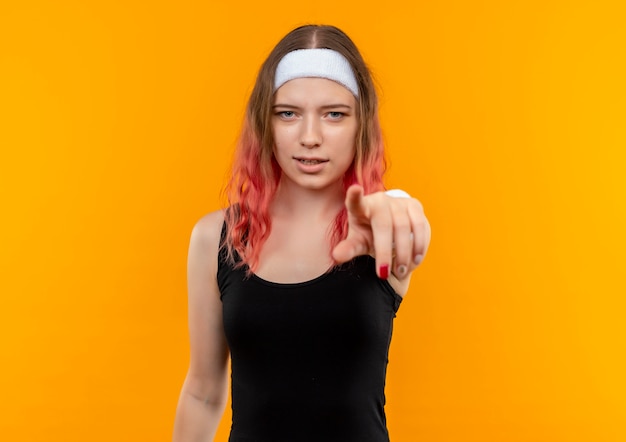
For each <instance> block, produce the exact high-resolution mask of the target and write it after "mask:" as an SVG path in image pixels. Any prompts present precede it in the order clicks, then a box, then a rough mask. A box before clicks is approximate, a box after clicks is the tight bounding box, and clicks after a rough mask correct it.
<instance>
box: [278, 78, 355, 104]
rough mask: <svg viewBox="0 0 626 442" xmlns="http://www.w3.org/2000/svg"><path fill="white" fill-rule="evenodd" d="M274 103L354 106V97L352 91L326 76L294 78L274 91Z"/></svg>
mask: <svg viewBox="0 0 626 442" xmlns="http://www.w3.org/2000/svg"><path fill="white" fill-rule="evenodd" d="M274 104H291V105H297V106H306V105H327V104H344V105H348V106H355V104H356V99H355V97H354V95H352V92H350V91H349V90H348V89H346V88H345V87H344V86H342V85H340V84H339V83H337V82H335V81H332V80H328V79H326V78H296V79H293V80H289V81H288V82H286V83H284V84H283V85H282V86H281V87H279V88H278V90H277V91H276V92H275V93H274Z"/></svg>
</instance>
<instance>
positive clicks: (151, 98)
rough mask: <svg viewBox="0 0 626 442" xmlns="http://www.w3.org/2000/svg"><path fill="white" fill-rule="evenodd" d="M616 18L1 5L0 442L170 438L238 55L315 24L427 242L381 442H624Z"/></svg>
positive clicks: (251, 58) (439, 7)
mask: <svg viewBox="0 0 626 442" xmlns="http://www.w3.org/2000/svg"><path fill="white" fill-rule="evenodd" d="M621 5H623V2H621V1H614V2H609V1H603V0H600V1H595V2H591V1H584V2H582V1H565V0H561V1H556V0H554V1H550V0H548V1H546V0H528V1H511V2H509V1H501V0H483V1H481V0H473V1H469V0H468V1H452V0H444V1H436V2H433V1H417V2H409V1H406V2H393V1H386V2H376V3H371V4H367V3H365V2H363V1H342V2H330V3H329V2H317V3H314V2H287V3H284V2H280V3H267V2H260V1H246V2H221V1H220V2H218V1H203V2H201V1H178V2H163V1H156V2H155V1H151V2H139V1H130V2H128V1H91V2H84V1H67V0H63V1H49V2H46V1H43V0H35V1H20V2H17V1H15V2H4V3H3V4H2V7H1V8H0V112H1V114H0V146H1V157H0V197H1V200H0V201H1V207H2V216H1V219H0V223H1V226H0V254H1V255H0V259H1V262H0V272H1V278H0V293H1V296H2V297H1V302H2V308H1V309H0V336H1V337H0V339H1V347H0V354H1V355H2V362H1V366H0V367H1V370H2V373H1V376H0V392H1V397H2V399H1V400H0V407H2V408H1V412H0V439H2V440H7V441H112V440H115V441H120V442H121V441H157V440H160V441H161V440H162V441H166V440H169V439H170V437H171V429H172V423H173V419H174V413H175V407H176V402H177V398H178V393H179V391H180V387H181V384H182V381H183V378H184V376H185V371H186V368H187V358H188V343H187V330H186V289H185V285H186V282H185V260H186V248H187V241H188V237H189V233H190V231H191V227H192V226H193V224H194V222H195V221H196V220H197V219H198V218H199V217H200V216H201V215H202V214H204V213H206V212H208V211H211V210H215V209H217V208H218V207H220V204H221V199H220V189H221V188H222V185H223V183H224V177H225V173H226V171H227V170H228V166H229V162H230V156H231V152H232V147H233V142H234V139H235V137H236V135H237V131H238V129H239V126H240V122H241V117H242V114H243V107H244V103H245V100H246V98H247V95H248V93H249V92H250V90H251V86H252V83H253V80H254V77H255V75H256V72H257V69H258V67H259V65H260V63H261V62H262V60H263V59H264V57H265V56H266V55H267V53H268V52H269V50H270V49H271V47H272V46H273V45H274V44H275V43H276V42H277V41H278V39H279V38H280V37H281V36H283V35H284V34H285V33H286V32H287V31H289V30H290V29H291V28H293V27H295V26H296V25H299V24H303V23H307V22H323V23H332V24H335V25H337V26H339V27H341V28H343V29H344V30H345V31H346V32H347V33H348V34H349V35H350V36H352V37H353V39H354V40H355V42H356V43H357V45H358V46H359V47H360V48H361V49H362V52H363V54H364V56H365V58H366V59H367V60H368V62H369V64H370V66H371V68H372V70H373V72H374V74H375V76H376V78H377V82H378V84H379V86H380V88H381V113H382V120H383V126H384V130H385V134H386V140H387V145H388V154H389V157H390V159H391V169H390V171H389V174H388V185H389V186H390V187H400V188H404V189H406V190H407V191H409V192H410V193H412V194H413V195H415V196H417V197H418V198H420V199H421V200H422V202H423V203H424V205H425V207H426V209H427V214H428V216H429V219H430V221H431V224H432V226H433V242H432V248H431V250H430V252H429V255H428V257H427V259H426V261H425V262H424V264H423V266H422V268H420V269H419V270H418V271H417V273H416V274H415V276H414V280H413V284H412V287H411V290H410V292H409V294H408V295H407V298H406V300H405V302H404V303H403V305H402V308H401V310H400V312H399V314H398V317H397V319H396V324H395V335H394V341H393V344H392V350H391V355H390V366H389V378H388V386H387V395H388V406H387V412H388V421H389V422H388V423H389V429H390V432H391V436H392V440H393V441H394V442H405V441H406V442H412V441H428V442H441V441H481V442H486V441H550V442H555V441H602V442H609V441H611V442H612V441H623V440H626V380H625V373H626V326H625V325H624V322H625V317H626V315H625V313H626V302H625V300H624V294H625V293H626V282H625V281H626V278H625V277H624V273H625V272H624V264H626V260H625V258H624V250H626V234H625V233H624V226H625V225H626V209H625V203H626V179H625V176H626V171H625V170H624V169H625V168H626V166H625V165H626V154H625V153H624V150H625V148H626V129H625V126H626V124H625V123H626V104H625V103H626V88H625V83H626V69H625V47H626V32H625V28H626V27H625V26H624V23H625V21H626V17H625V14H624V7H623V6H621ZM229 417H230V416H229V414H228V412H227V413H226V415H225V417H224V421H223V425H222V426H221V428H220V431H219V435H218V438H217V439H216V440H219V441H225V440H226V435H227V430H228V419H229Z"/></svg>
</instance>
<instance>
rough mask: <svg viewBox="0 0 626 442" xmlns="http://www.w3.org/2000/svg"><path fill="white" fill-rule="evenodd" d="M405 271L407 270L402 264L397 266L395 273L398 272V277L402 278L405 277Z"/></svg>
mask: <svg viewBox="0 0 626 442" xmlns="http://www.w3.org/2000/svg"><path fill="white" fill-rule="evenodd" d="M406 270H407V269H406V266H405V265H404V264H402V265H399V266H398V270H397V272H398V276H404V275H406Z"/></svg>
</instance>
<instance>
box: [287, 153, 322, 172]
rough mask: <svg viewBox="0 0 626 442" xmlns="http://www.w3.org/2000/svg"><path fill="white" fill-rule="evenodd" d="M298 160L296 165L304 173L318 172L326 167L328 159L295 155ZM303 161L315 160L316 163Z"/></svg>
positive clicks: (295, 159)
mask: <svg viewBox="0 0 626 442" xmlns="http://www.w3.org/2000/svg"><path fill="white" fill-rule="evenodd" d="M293 159H294V161H295V162H296V167H297V168H298V169H299V170H300V171H301V172H304V173H318V172H320V171H321V170H322V169H324V167H325V165H326V163H327V162H328V160H325V159H323V158H317V157H293ZM302 161H315V163H312V164H307V163H303V162H302Z"/></svg>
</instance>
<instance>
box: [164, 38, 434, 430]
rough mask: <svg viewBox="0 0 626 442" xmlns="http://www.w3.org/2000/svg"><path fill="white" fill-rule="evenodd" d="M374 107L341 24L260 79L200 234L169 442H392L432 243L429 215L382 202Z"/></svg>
mask: <svg viewBox="0 0 626 442" xmlns="http://www.w3.org/2000/svg"><path fill="white" fill-rule="evenodd" d="M383 171H384V160H383V148H382V139H381V133H380V127H379V122H378V114H377V98H376V93H375V89H374V86H373V83H372V79H371V76H370V73H369V71H368V69H367V67H366V65H365V63H364V61H363V59H362V57H361V55H360V54H359V51H358V49H357V48H356V46H355V45H354V43H353V42H352V41H351V40H350V39H349V38H348V37H347V36H346V35H345V34H344V33H343V32H342V31H340V30H339V29H337V28H335V27H332V26H303V27H300V28H297V29H295V30H293V31H292V32H290V33H289V34H288V35H286V36H285V37H284V38H283V39H282V40H281V41H280V42H279V43H278V45H277V46H276V47H275V48H274V49H273V51H272V52H271V54H270V55H269V57H268V58H267V60H266V61H265V62H264V64H263V65H262V67H261V70H260V72H259V75H258V78H257V81H256V85H255V87H254V90H253V92H252V95H251V97H250V100H249V103H248V107H247V114H246V119H245V125H244V129H243V131H242V134H241V138H240V142H239V147H238V152H237V153H236V158H235V163H234V170H233V174H232V180H231V182H230V184H229V194H230V206H229V208H227V209H226V210H223V211H218V212H214V213H210V214H208V215H206V216H205V217H204V218H202V219H201V220H200V221H199V222H198V223H197V225H196V226H195V227H194V229H193V232H192V235H191V240H190V246H189V260H188V288H189V330H190V339H191V361H190V366H189V371H188V373H187V377H186V379H185V383H184V385H183V388H182V392H181V396H180V400H179V404H178V409H177V415H176V422H175V425H174V441H176V442H183V441H185V442H188V441H210V440H212V439H213V437H214V434H215V431H216V428H217V426H218V423H219V421H220V418H221V416H222V413H223V410H224V406H225V403H226V400H227V396H228V394H227V391H228V375H229V364H228V362H229V356H230V359H231V370H232V371H231V382H232V387H231V388H232V390H231V391H232V411H233V418H232V419H233V420H232V428H231V434H230V439H229V441H230V442H251V441H254V442H281V441H286V442H300V441H315V442H330V441H341V442H351V441H354V442H357V441H358V442H366V441H372V442H384V441H389V436H388V432H387V428H386V421H385V412H384V404H385V396H384V385H385V374H386V367H387V355H388V350H389V343H390V340H391V330H392V322H393V318H394V317H395V313H396V311H397V309H398V307H399V305H400V302H401V300H402V297H403V296H404V294H405V293H406V292H407V290H408V286H409V279H410V275H411V272H412V271H413V270H414V269H415V268H416V267H417V266H418V265H419V263H420V262H421V260H422V259H423V257H424V254H425V253H426V249H427V247H428V243H429V241H430V227H429V225H428V222H427V220H426V218H425V216H424V213H423V210H422V207H421V204H420V203H419V202H418V201H417V200H415V199H413V198H410V197H409V196H408V195H407V194H406V193H404V192H402V191H388V192H384V187H383V182H382V174H383Z"/></svg>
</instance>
